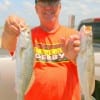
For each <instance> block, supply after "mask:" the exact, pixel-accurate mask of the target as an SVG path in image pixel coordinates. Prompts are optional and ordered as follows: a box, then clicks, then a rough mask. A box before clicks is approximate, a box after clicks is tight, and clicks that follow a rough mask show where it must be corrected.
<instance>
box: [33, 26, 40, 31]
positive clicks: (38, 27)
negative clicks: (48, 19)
mask: <svg viewBox="0 0 100 100" xmlns="http://www.w3.org/2000/svg"><path fill="white" fill-rule="evenodd" d="M37 30H40V26H35V27H33V28H31V31H32V32H34V31H37Z"/></svg>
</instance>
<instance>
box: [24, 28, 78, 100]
mask: <svg viewBox="0 0 100 100" xmlns="http://www.w3.org/2000/svg"><path fill="white" fill-rule="evenodd" d="M75 33H77V32H76V31H75V30H72V29H69V28H67V27H64V26H60V28H59V29H58V30H57V31H56V32H55V33H47V32H45V31H44V30H42V29H41V28H40V27H36V28H34V29H32V41H33V46H34V52H35V63H34V67H33V70H34V71H35V81H34V82H33V84H32V86H31V88H30V90H29V91H28V93H27V94H26V95H25V98H24V100H80V86H79V80H78V75H77V67H76V65H75V64H73V63H72V62H71V61H69V60H68V59H67V58H66V57H65V56H64V54H63V52H62V49H61V46H62V44H61V41H60V39H61V37H66V39H67V38H68V37H69V36H70V35H71V34H75Z"/></svg>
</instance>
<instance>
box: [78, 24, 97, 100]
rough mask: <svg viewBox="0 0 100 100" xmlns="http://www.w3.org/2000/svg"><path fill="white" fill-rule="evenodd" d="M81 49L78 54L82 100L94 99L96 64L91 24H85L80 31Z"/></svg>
mask: <svg viewBox="0 0 100 100" xmlns="http://www.w3.org/2000/svg"><path fill="white" fill-rule="evenodd" d="M79 36H80V51H79V54H78V56H77V69H78V77H79V82H80V87H81V96H82V100H93V98H92V93H93V91H94V88H95V65H94V49H93V32H92V27H91V26H86V25H83V26H82V27H81V29H80V31H79Z"/></svg>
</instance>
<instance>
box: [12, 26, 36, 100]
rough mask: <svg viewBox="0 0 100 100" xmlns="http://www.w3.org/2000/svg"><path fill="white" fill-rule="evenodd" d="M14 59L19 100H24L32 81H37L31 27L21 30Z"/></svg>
mask: <svg viewBox="0 0 100 100" xmlns="http://www.w3.org/2000/svg"><path fill="white" fill-rule="evenodd" d="M14 58H15V59H16V74H15V89H16V91H17V100H24V95H25V93H26V91H28V88H29V85H30V83H31V80H34V79H35V77H34V70H33V65H34V49H33V45H32V38H31V32H30V28H29V27H24V28H20V34H19V36H18V38H17V43H16V50H15V54H14Z"/></svg>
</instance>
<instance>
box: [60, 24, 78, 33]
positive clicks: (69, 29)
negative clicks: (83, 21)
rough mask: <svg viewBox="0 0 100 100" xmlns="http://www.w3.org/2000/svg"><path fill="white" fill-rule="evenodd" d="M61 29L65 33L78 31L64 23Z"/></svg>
mask: <svg viewBox="0 0 100 100" xmlns="http://www.w3.org/2000/svg"><path fill="white" fill-rule="evenodd" d="M61 29H63V30H64V31H65V32H67V33H78V31H77V30H76V29H74V28H71V27H68V26H65V25H61Z"/></svg>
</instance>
